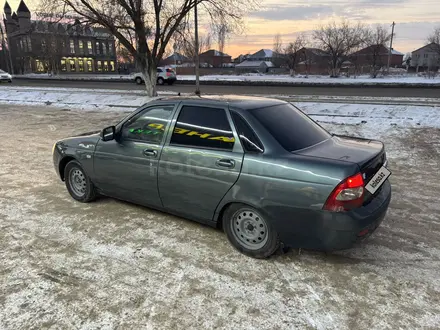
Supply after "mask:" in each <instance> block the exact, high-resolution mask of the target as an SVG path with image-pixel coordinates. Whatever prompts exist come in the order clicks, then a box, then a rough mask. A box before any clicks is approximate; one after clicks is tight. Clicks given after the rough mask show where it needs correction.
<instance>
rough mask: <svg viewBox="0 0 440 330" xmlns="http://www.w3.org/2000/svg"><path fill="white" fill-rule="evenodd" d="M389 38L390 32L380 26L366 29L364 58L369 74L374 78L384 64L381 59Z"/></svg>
mask: <svg viewBox="0 0 440 330" xmlns="http://www.w3.org/2000/svg"><path fill="white" fill-rule="evenodd" d="M390 40H391V34H390V33H389V32H388V31H387V30H386V29H385V28H384V27H383V26H382V25H377V26H376V27H373V28H370V29H367V30H366V33H365V43H364V45H365V47H367V52H368V53H367V54H365V56H366V60H367V63H368V65H369V67H370V75H371V77H372V78H376V77H377V74H378V73H379V72H380V69H381V68H382V67H383V66H384V65H386V63H384V61H383V55H384V54H383V50H384V48H386V49H388V48H387V47H388V43H389V42H390Z"/></svg>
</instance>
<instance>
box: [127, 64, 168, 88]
mask: <svg viewBox="0 0 440 330" xmlns="http://www.w3.org/2000/svg"><path fill="white" fill-rule="evenodd" d="M176 80H177V77H176V72H175V71H174V70H173V69H170V68H163V67H159V68H157V84H158V85H163V84H165V83H167V84H168V85H172V84H174V82H175V81H176ZM134 81H135V83H136V84H138V85H141V84H143V83H144V77H143V75H142V73H140V72H138V73H135V74H134Z"/></svg>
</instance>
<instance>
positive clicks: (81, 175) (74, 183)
mask: <svg viewBox="0 0 440 330" xmlns="http://www.w3.org/2000/svg"><path fill="white" fill-rule="evenodd" d="M64 181H65V183H66V188H67V191H68V192H69V194H70V196H72V198H73V199H75V200H77V201H78V202H81V203H89V202H91V201H93V200H95V199H96V190H95V186H94V185H93V182H92V181H91V180H90V178H89V177H88V175H87V174H86V172H85V171H84V169H83V168H82V166H81V164H80V163H79V162H77V161H76V160H72V161H70V162H69V163H68V164H67V165H66V167H65V169H64Z"/></svg>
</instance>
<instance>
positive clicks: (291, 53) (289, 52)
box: [283, 33, 307, 76]
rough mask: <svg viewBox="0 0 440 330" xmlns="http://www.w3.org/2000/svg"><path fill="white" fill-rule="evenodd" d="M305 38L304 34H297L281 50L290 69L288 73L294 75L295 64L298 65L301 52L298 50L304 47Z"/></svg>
mask: <svg viewBox="0 0 440 330" xmlns="http://www.w3.org/2000/svg"><path fill="white" fill-rule="evenodd" d="M306 45H307V39H306V36H305V35H304V34H302V33H301V34H299V35H298V36H296V38H295V39H294V40H293V41H292V42H290V43H289V44H288V45H287V46H286V47H285V48H284V50H283V53H284V56H285V59H286V64H287V66H288V68H289V70H290V75H291V76H294V75H295V72H296V66H297V65H298V62H299V59H300V57H301V54H300V53H299V51H300V50H301V49H302V48H304V47H306Z"/></svg>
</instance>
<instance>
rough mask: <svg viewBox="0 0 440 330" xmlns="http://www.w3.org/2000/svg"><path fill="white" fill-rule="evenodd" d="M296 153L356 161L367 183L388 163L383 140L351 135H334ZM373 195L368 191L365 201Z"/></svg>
mask: <svg viewBox="0 0 440 330" xmlns="http://www.w3.org/2000/svg"><path fill="white" fill-rule="evenodd" d="M295 153H297V154H301V155H304V156H310V157H319V158H325V159H332V160H340V161H344V162H350V163H355V164H357V165H358V166H359V168H360V172H361V174H362V176H363V179H364V183H365V184H367V183H368V182H369V181H370V179H371V178H372V177H373V176H374V175H375V174H376V173H377V171H379V169H380V168H381V167H382V166H383V165H384V164H385V165H386V154H385V148H384V145H383V143H382V142H380V141H376V140H369V139H362V138H355V137H349V136H341V135H334V136H333V137H332V138H330V139H327V140H325V141H323V142H321V143H319V144H316V145H314V146H312V147H310V148H306V149H303V150H299V151H297V152H295ZM379 190H380V189H379ZM379 190H378V191H377V192H376V193H375V194H377V193H378V192H379ZM371 197H372V195H371V194H370V193H368V192H366V194H365V202H368V201H369V200H371Z"/></svg>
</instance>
